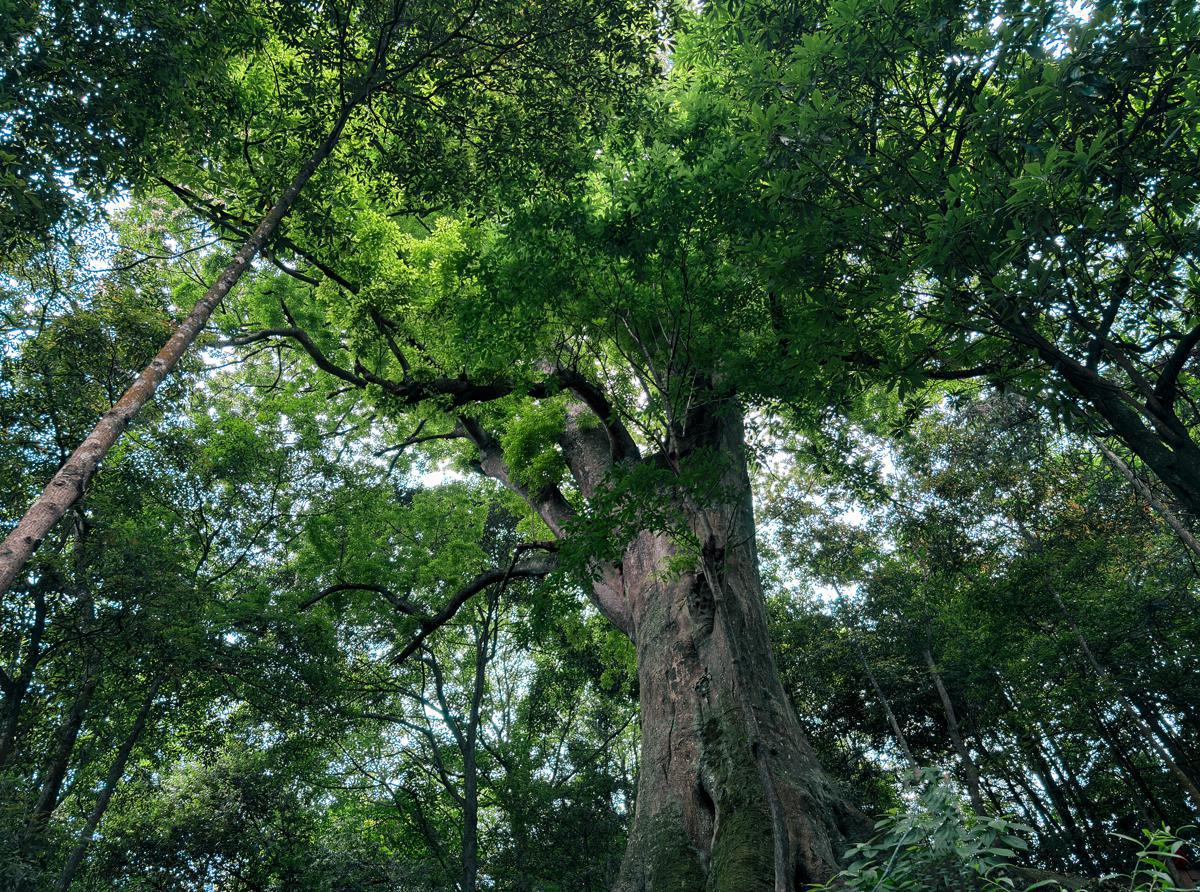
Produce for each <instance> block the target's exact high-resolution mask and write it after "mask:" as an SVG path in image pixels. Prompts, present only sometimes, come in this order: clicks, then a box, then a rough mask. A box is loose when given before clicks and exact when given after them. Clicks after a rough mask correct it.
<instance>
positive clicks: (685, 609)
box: [616, 404, 868, 892]
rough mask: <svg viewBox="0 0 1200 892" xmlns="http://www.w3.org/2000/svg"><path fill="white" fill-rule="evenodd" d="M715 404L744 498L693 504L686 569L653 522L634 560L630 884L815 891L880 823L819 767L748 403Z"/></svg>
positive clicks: (627, 589) (631, 552)
mask: <svg viewBox="0 0 1200 892" xmlns="http://www.w3.org/2000/svg"><path fill="white" fill-rule="evenodd" d="M711 411H712V413H713V414H712V416H711V417H709V418H708V419H707V424H708V425H709V427H710V429H711V430H713V431H715V435H714V436H712V438H711V439H710V440H709V441H708V443H707V445H709V446H717V447H719V448H720V451H721V455H722V456H723V457H724V459H725V460H726V462H727V463H728V464H729V465H730V467H729V468H728V469H727V470H726V472H725V474H724V479H723V480H722V481H721V482H722V483H723V484H724V485H723V487H722V489H723V491H724V492H726V493H734V496H733V497H732V499H729V497H726V499H727V500H725V501H723V502H722V503H721V504H718V505H710V506H706V507H703V508H700V507H697V506H695V505H691V506H688V505H683V506H681V507H680V513H681V515H683V516H684V517H686V519H687V522H688V525H689V527H690V529H691V530H692V531H693V533H694V535H695V536H696V538H697V539H698V540H699V542H700V543H701V549H700V551H701V553H700V554H693V555H691V556H690V557H689V558H688V561H689V562H690V563H691V567H690V569H687V568H684V569H680V567H681V564H685V561H684V558H683V554H682V553H681V546H680V545H678V544H677V543H676V542H675V541H673V540H672V538H671V537H669V536H667V535H665V534H662V533H653V532H649V531H647V532H643V533H641V534H640V535H639V536H638V537H637V538H636V539H635V540H634V542H633V543H632V544H631V545H630V546H629V548H628V549H627V550H626V552H625V554H624V558H623V560H622V562H621V567H620V578H621V580H622V585H623V590H624V595H625V598H626V599H627V602H628V605H629V608H630V612H631V616H632V619H633V630H632V633H633V634H632V637H633V639H634V642H635V645H636V648H637V661H638V682H639V699H640V705H641V722H642V757H641V760H640V772H639V776H638V788H637V805H636V810H635V812H634V818H633V825H632V827H631V829H630V836H629V844H628V848H627V851H626V855H625V860H624V862H623V864H622V868H621V873H620V877H619V879H618V882H617V886H616V888H617V889H618V890H620V892H660V890H670V889H679V890H684V889H687V890H692V889H695V890H706V889H707V890H718V889H719V890H726V889H729V890H733V889H737V890H745V892H753V890H781V889H788V890H790V889H795V888H800V887H802V885H803V884H807V883H813V882H820V881H823V880H826V879H828V878H829V877H831V876H832V875H833V874H834V873H835V872H836V870H837V864H838V859H839V857H840V855H841V853H842V850H843V848H844V846H845V845H846V843H847V841H848V840H850V839H852V838H854V837H857V836H858V835H860V834H861V833H863V832H864V831H865V830H866V829H868V825H867V822H866V821H865V819H864V818H863V817H862V815H861V814H860V813H859V812H857V811H856V810H855V809H853V808H852V807H851V806H849V805H847V804H846V802H845V801H844V800H843V799H842V797H841V795H840V794H839V793H838V791H837V790H836V789H835V788H834V785H833V783H832V782H831V781H830V779H829V778H828V777H827V776H826V775H825V773H824V772H823V771H822V769H821V767H820V766H819V765H818V763H817V760H816V757H815V755H814V754H813V751H812V748H811V747H810V746H809V744H808V742H807V740H806V739H805V736H804V734H803V732H802V731H801V729H800V725H799V722H798V721H797V719H796V716H795V714H794V712H793V710H792V707H791V703H790V701H789V700H788V697H787V695H786V693H785V692H784V690H783V686H782V684H781V683H780V680H779V675H778V671H777V669H776V666H775V660H774V656H773V655H772V651H771V647H770V642H769V640H768V636H767V623H766V611H765V608H764V604H763V597H762V591H761V588H760V582H759V570H758V555H757V552H756V549H755V544H754V525H753V524H754V521H753V512H752V507H751V501H750V487H749V478H748V476H747V474H746V468H745V464H744V458H743V453H742V440H741V437H742V429H741V419H740V415H739V414H738V413H737V410H736V408H734V407H733V406H731V405H729V404H724V405H721V406H718V407H716V408H714V409H713V410H711ZM780 825H782V826H780ZM781 834H782V837H783V840H782V843H783V844H782V845H781V844H780V839H779V836H780V835H781ZM781 849H782V851H783V855H784V861H785V863H784V864H783V865H782V867H781V866H780V865H779V862H780V853H781Z"/></svg>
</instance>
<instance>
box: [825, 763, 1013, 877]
mask: <svg viewBox="0 0 1200 892" xmlns="http://www.w3.org/2000/svg"><path fill="white" fill-rule="evenodd" d="M907 792H908V793H909V795H911V796H912V797H913V802H912V803H911V805H910V806H909V807H907V808H903V809H892V810H891V811H890V812H889V813H888V816H887V817H886V818H884V819H882V820H881V821H879V822H877V823H876V825H875V829H876V831H877V833H876V835H875V836H873V837H872V838H871V839H870V840H869V841H868V842H864V843H860V844H858V845H857V846H855V847H854V848H853V849H851V850H850V851H849V852H848V853H847V856H846V860H847V862H848V865H847V867H846V869H845V870H844V871H843V872H842V873H841V874H840V875H839V876H838V877H837V878H836V879H835V880H833V881H832V882H831V883H830V884H828V885H826V886H823V887H821V888H824V889H855V890H867V889H870V890H879V892H885V890H896V892H918V890H921V892H941V890H945V892H952V890H967V889H1013V888H1017V887H1016V885H1015V884H1014V882H1013V880H1012V879H1011V878H1010V877H1008V876H1006V875H1005V868H1006V867H1008V866H1009V865H1010V864H1011V862H1012V859H1013V858H1014V857H1015V856H1017V855H1018V854H1019V853H1020V852H1022V851H1024V850H1025V849H1027V848H1028V844H1027V843H1026V842H1025V840H1024V839H1022V838H1021V837H1022V836H1023V835H1024V834H1027V833H1031V832H1033V828H1032V827H1025V826H1023V825H1021V824H1017V823H1014V822H1013V821H1010V820H1007V819H1005V818H1001V817H992V818H988V817H981V816H977V815H972V814H969V813H967V812H964V811H963V808H962V806H961V805H960V804H959V802H958V799H957V797H956V795H955V794H954V792H953V790H951V788H950V787H949V786H947V784H946V783H945V781H944V779H943V778H942V776H941V774H940V772H939V771H937V770H936V769H925V770H924V771H921V772H918V773H916V774H913V775H911V776H910V777H909V778H908V791H907Z"/></svg>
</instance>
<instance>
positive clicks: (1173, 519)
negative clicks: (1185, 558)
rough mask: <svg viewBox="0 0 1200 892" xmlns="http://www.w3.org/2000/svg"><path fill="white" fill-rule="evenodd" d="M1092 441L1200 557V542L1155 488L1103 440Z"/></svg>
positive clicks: (1095, 438) (1181, 539)
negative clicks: (1155, 492)
mask: <svg viewBox="0 0 1200 892" xmlns="http://www.w3.org/2000/svg"><path fill="white" fill-rule="evenodd" d="M1092 442H1094V443H1095V444H1096V446H1097V448H1099V450H1100V454H1101V455H1103V456H1104V457H1105V459H1107V460H1108V463H1109V464H1110V465H1112V466H1113V467H1114V468H1116V469H1117V470H1118V471H1119V472H1120V474H1121V476H1122V477H1124V478H1125V479H1126V480H1127V481H1128V482H1129V484H1130V485H1131V486H1132V487H1133V489H1134V491H1135V492H1136V493H1137V494H1138V495H1139V496H1141V497H1142V498H1143V499H1145V500H1146V502H1147V503H1148V504H1149V505H1150V507H1151V508H1153V509H1154V511H1155V512H1156V513H1157V514H1158V516H1159V517H1161V518H1162V519H1163V520H1164V521H1166V524H1167V526H1169V527H1170V528H1171V529H1172V530H1174V531H1175V535H1176V536H1178V537H1179V540H1180V541H1181V542H1183V544H1184V545H1186V546H1187V547H1188V548H1189V549H1191V551H1192V553H1193V554H1195V555H1196V556H1197V557H1200V542H1198V541H1196V537H1195V536H1193V535H1192V531H1191V530H1189V529H1188V528H1187V526H1186V525H1185V524H1184V522H1183V521H1182V520H1181V519H1180V518H1179V515H1178V514H1176V513H1175V512H1174V511H1172V510H1171V508H1170V507H1169V506H1168V505H1167V504H1166V503H1165V502H1164V501H1163V500H1162V499H1160V498H1159V497H1158V496H1156V495H1155V494H1154V490H1152V489H1151V488H1150V487H1149V486H1147V485H1146V483H1145V481H1143V480H1142V478H1140V477H1138V475H1137V474H1135V473H1134V472H1133V468H1131V467H1129V465H1128V464H1126V462H1125V461H1124V459H1122V458H1121V456H1119V455H1117V454H1116V453H1115V452H1113V451H1112V450H1111V449H1109V448H1108V446H1107V445H1106V444H1105V443H1104V441H1103V440H1101V439H1099V438H1098V437H1093V438H1092Z"/></svg>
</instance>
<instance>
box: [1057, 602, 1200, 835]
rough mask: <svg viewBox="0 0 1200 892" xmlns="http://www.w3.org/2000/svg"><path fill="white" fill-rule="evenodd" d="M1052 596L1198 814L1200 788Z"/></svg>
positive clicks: (1095, 669)
mask: <svg viewBox="0 0 1200 892" xmlns="http://www.w3.org/2000/svg"><path fill="white" fill-rule="evenodd" d="M1051 593H1052V594H1053V595H1054V601H1055V603H1057V604H1058V609H1059V610H1060V611H1062V615H1063V617H1064V618H1065V619H1066V621H1067V625H1068V626H1070V628H1071V631H1072V632H1074V633H1075V639H1076V640H1077V641H1078V642H1079V649H1080V650H1081V651H1082V653H1083V656H1084V659H1085V660H1086V661H1087V663H1088V665H1089V666H1090V667H1091V669H1092V672H1094V673H1095V674H1096V677H1097V679H1099V681H1100V683H1101V686H1102V687H1105V688H1109V689H1110V692H1111V693H1112V695H1113V696H1115V697H1116V699H1117V703H1118V705H1120V707H1121V710H1122V711H1123V712H1124V713H1125V714H1126V715H1127V716H1128V717H1129V720H1130V721H1132V722H1133V724H1134V725H1135V726H1137V729H1138V731H1139V732H1140V734H1141V737H1142V740H1143V741H1144V742H1145V744H1146V745H1147V746H1148V747H1149V748H1150V749H1151V750H1152V751H1153V752H1154V754H1155V755H1156V756H1158V758H1159V759H1161V760H1162V763H1163V765H1165V766H1166V767H1167V770H1168V771H1169V772H1170V773H1171V775H1172V776H1173V777H1174V778H1175V780H1177V781H1178V782H1179V785H1180V786H1181V787H1183V789H1184V791H1185V792H1186V793H1187V794H1188V796H1189V797H1191V800H1192V810H1193V814H1195V813H1196V810H1197V809H1200V789H1197V786H1196V782H1195V781H1194V780H1193V779H1192V778H1191V777H1190V776H1189V775H1188V773H1187V772H1186V771H1184V770H1183V769H1182V768H1181V767H1180V766H1179V763H1177V762H1176V761H1175V760H1174V759H1173V758H1172V757H1171V754H1170V753H1169V752H1168V751H1167V749H1166V747H1164V746H1163V745H1162V743H1161V742H1160V741H1159V739H1158V737H1157V736H1156V735H1155V733H1154V731H1153V730H1151V728H1150V726H1149V725H1148V724H1146V720H1145V719H1143V718H1142V716H1141V715H1140V714H1139V713H1138V711H1137V709H1136V708H1135V707H1134V705H1133V704H1132V703H1131V702H1130V701H1129V698H1128V697H1127V696H1125V693H1124V692H1123V691H1122V690H1121V688H1120V685H1118V684H1117V683H1116V680H1115V679H1114V678H1113V677H1112V675H1110V674H1109V672H1108V670H1107V669H1106V668H1104V666H1102V665H1101V664H1100V661H1099V660H1097V659H1096V655H1095V654H1094V653H1093V652H1092V648H1091V645H1089V644H1088V640H1087V637H1086V636H1085V635H1084V634H1083V630H1082V629H1081V628H1080V627H1079V623H1077V622H1076V621H1075V616H1074V614H1072V613H1071V611H1069V610H1068V609H1067V605H1066V603H1065V602H1064V601H1063V599H1062V596H1061V595H1060V594H1059V593H1058V589H1057V588H1054V587H1051Z"/></svg>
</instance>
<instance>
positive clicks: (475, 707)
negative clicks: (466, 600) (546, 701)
mask: <svg viewBox="0 0 1200 892" xmlns="http://www.w3.org/2000/svg"><path fill="white" fill-rule="evenodd" d="M499 595H500V593H499V592H498V591H493V592H492V593H491V594H490V595H489V596H488V601H487V609H486V612H485V614H484V618H483V622H482V624H481V626H480V627H479V629H478V634H477V637H476V639H475V675H474V677H473V679H472V687H471V708H470V713H469V714H468V715H467V727H466V729H465V733H464V734H463V747H462V751H463V753H462V755H463V836H462V892H475V889H476V887H477V885H478V882H479V759H478V752H479V747H478V742H479V741H478V738H479V715H480V710H481V708H482V706H483V695H484V691H485V689H486V687H487V667H488V663H489V662H490V660H491V658H492V655H493V653H494V648H495V644H496V642H495V633H496V623H497V616H496V611H497V603H498V600H499Z"/></svg>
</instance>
